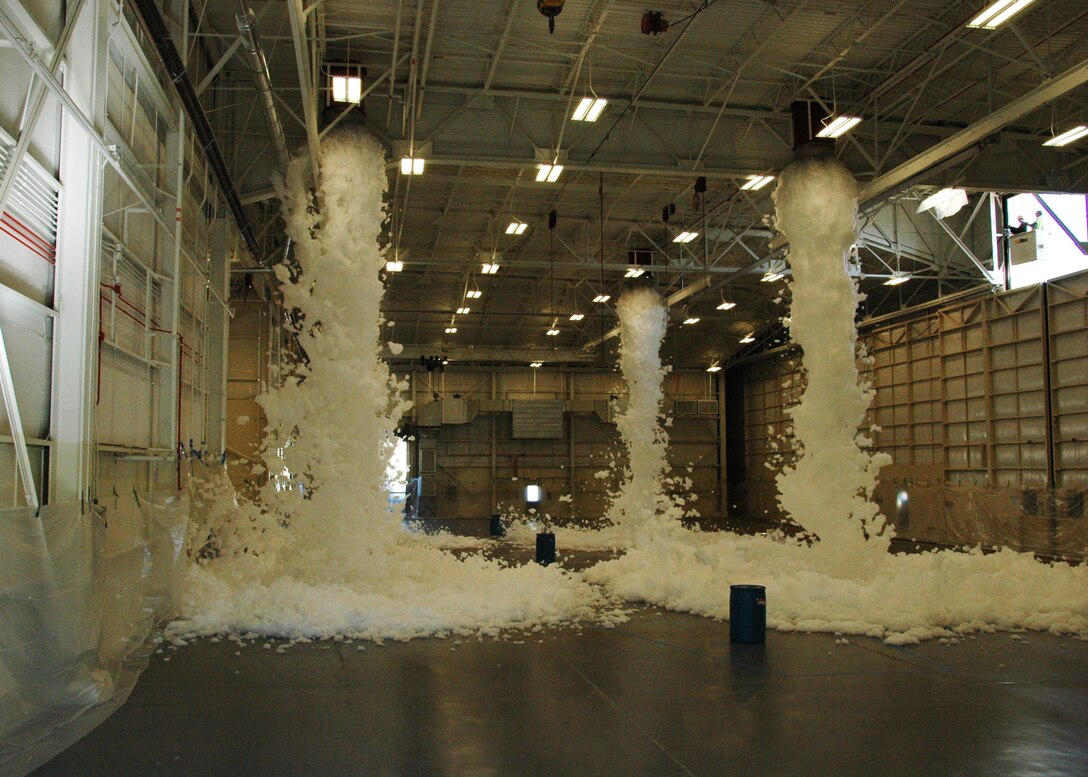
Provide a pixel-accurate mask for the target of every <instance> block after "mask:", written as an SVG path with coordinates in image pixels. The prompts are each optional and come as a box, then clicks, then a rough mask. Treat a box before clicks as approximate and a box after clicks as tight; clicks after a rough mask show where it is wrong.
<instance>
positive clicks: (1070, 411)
mask: <svg viewBox="0 0 1088 777" xmlns="http://www.w3.org/2000/svg"><path fill="white" fill-rule="evenodd" d="M1047 290H1048V303H1049V306H1048V313H1049V334H1050V342H1049V345H1050V380H1051V407H1052V411H1051V412H1052V430H1053V439H1054V480H1055V485H1056V486H1057V487H1058V488H1071V489H1083V488H1086V487H1088V274H1083V273H1082V274H1080V275H1076V276H1072V277H1069V278H1062V279H1060V280H1057V281H1052V282H1051V283H1050V284H1048V289H1047Z"/></svg>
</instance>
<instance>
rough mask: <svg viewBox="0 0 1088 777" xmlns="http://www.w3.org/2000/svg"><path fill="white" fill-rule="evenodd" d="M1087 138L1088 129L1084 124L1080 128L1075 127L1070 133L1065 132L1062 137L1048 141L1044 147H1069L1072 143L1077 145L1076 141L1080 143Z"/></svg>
mask: <svg viewBox="0 0 1088 777" xmlns="http://www.w3.org/2000/svg"><path fill="white" fill-rule="evenodd" d="M1086 136H1088V127H1085V126H1084V125H1083V124H1082V125H1081V126H1079V127H1074V128H1073V129H1071V130H1069V131H1068V132H1063V133H1062V134H1061V135H1058V136H1057V137H1056V138H1051V139H1050V140H1048V141H1047V142H1046V143H1044V144H1043V145H1044V146H1068V145H1069V144H1070V143H1075V142H1076V141H1078V140H1080V139H1081V138H1083V137H1086Z"/></svg>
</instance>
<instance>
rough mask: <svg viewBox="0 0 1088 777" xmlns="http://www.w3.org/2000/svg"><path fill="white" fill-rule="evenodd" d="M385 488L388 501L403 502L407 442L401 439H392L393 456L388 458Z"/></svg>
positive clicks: (405, 487)
mask: <svg viewBox="0 0 1088 777" xmlns="http://www.w3.org/2000/svg"><path fill="white" fill-rule="evenodd" d="M385 488H386V490H387V491H388V492H389V499H390V501H394V502H399V501H403V499H404V492H405V491H406V490H407V489H408V441H407V440H405V439H404V438H403V437H396V438H394V441H393V455H392V456H390V457H389V466H388V467H387V468H386V470H385Z"/></svg>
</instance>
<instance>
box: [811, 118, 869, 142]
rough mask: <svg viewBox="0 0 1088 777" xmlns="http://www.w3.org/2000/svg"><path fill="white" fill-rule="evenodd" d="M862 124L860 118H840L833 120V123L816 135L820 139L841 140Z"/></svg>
mask: <svg viewBox="0 0 1088 777" xmlns="http://www.w3.org/2000/svg"><path fill="white" fill-rule="evenodd" d="M859 124H861V118H860V117H859V116H839V117H838V118H836V119H832V121H831V123H830V124H828V125H827V126H825V127H824V128H823V129H822V130H820V131H819V132H818V133H816V137H818V138H841V137H842V136H843V135H845V134H846V133H847V132H849V131H850V130H852V129H853V128H854V127H856V126H858V125H859Z"/></svg>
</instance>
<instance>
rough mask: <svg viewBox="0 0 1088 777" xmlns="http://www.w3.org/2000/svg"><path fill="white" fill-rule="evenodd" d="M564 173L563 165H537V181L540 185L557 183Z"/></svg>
mask: <svg viewBox="0 0 1088 777" xmlns="http://www.w3.org/2000/svg"><path fill="white" fill-rule="evenodd" d="M562 172H563V165H537V168H536V180H537V181H539V182H540V183H555V182H556V181H558V180H559V175H560V174H561V173H562Z"/></svg>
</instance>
